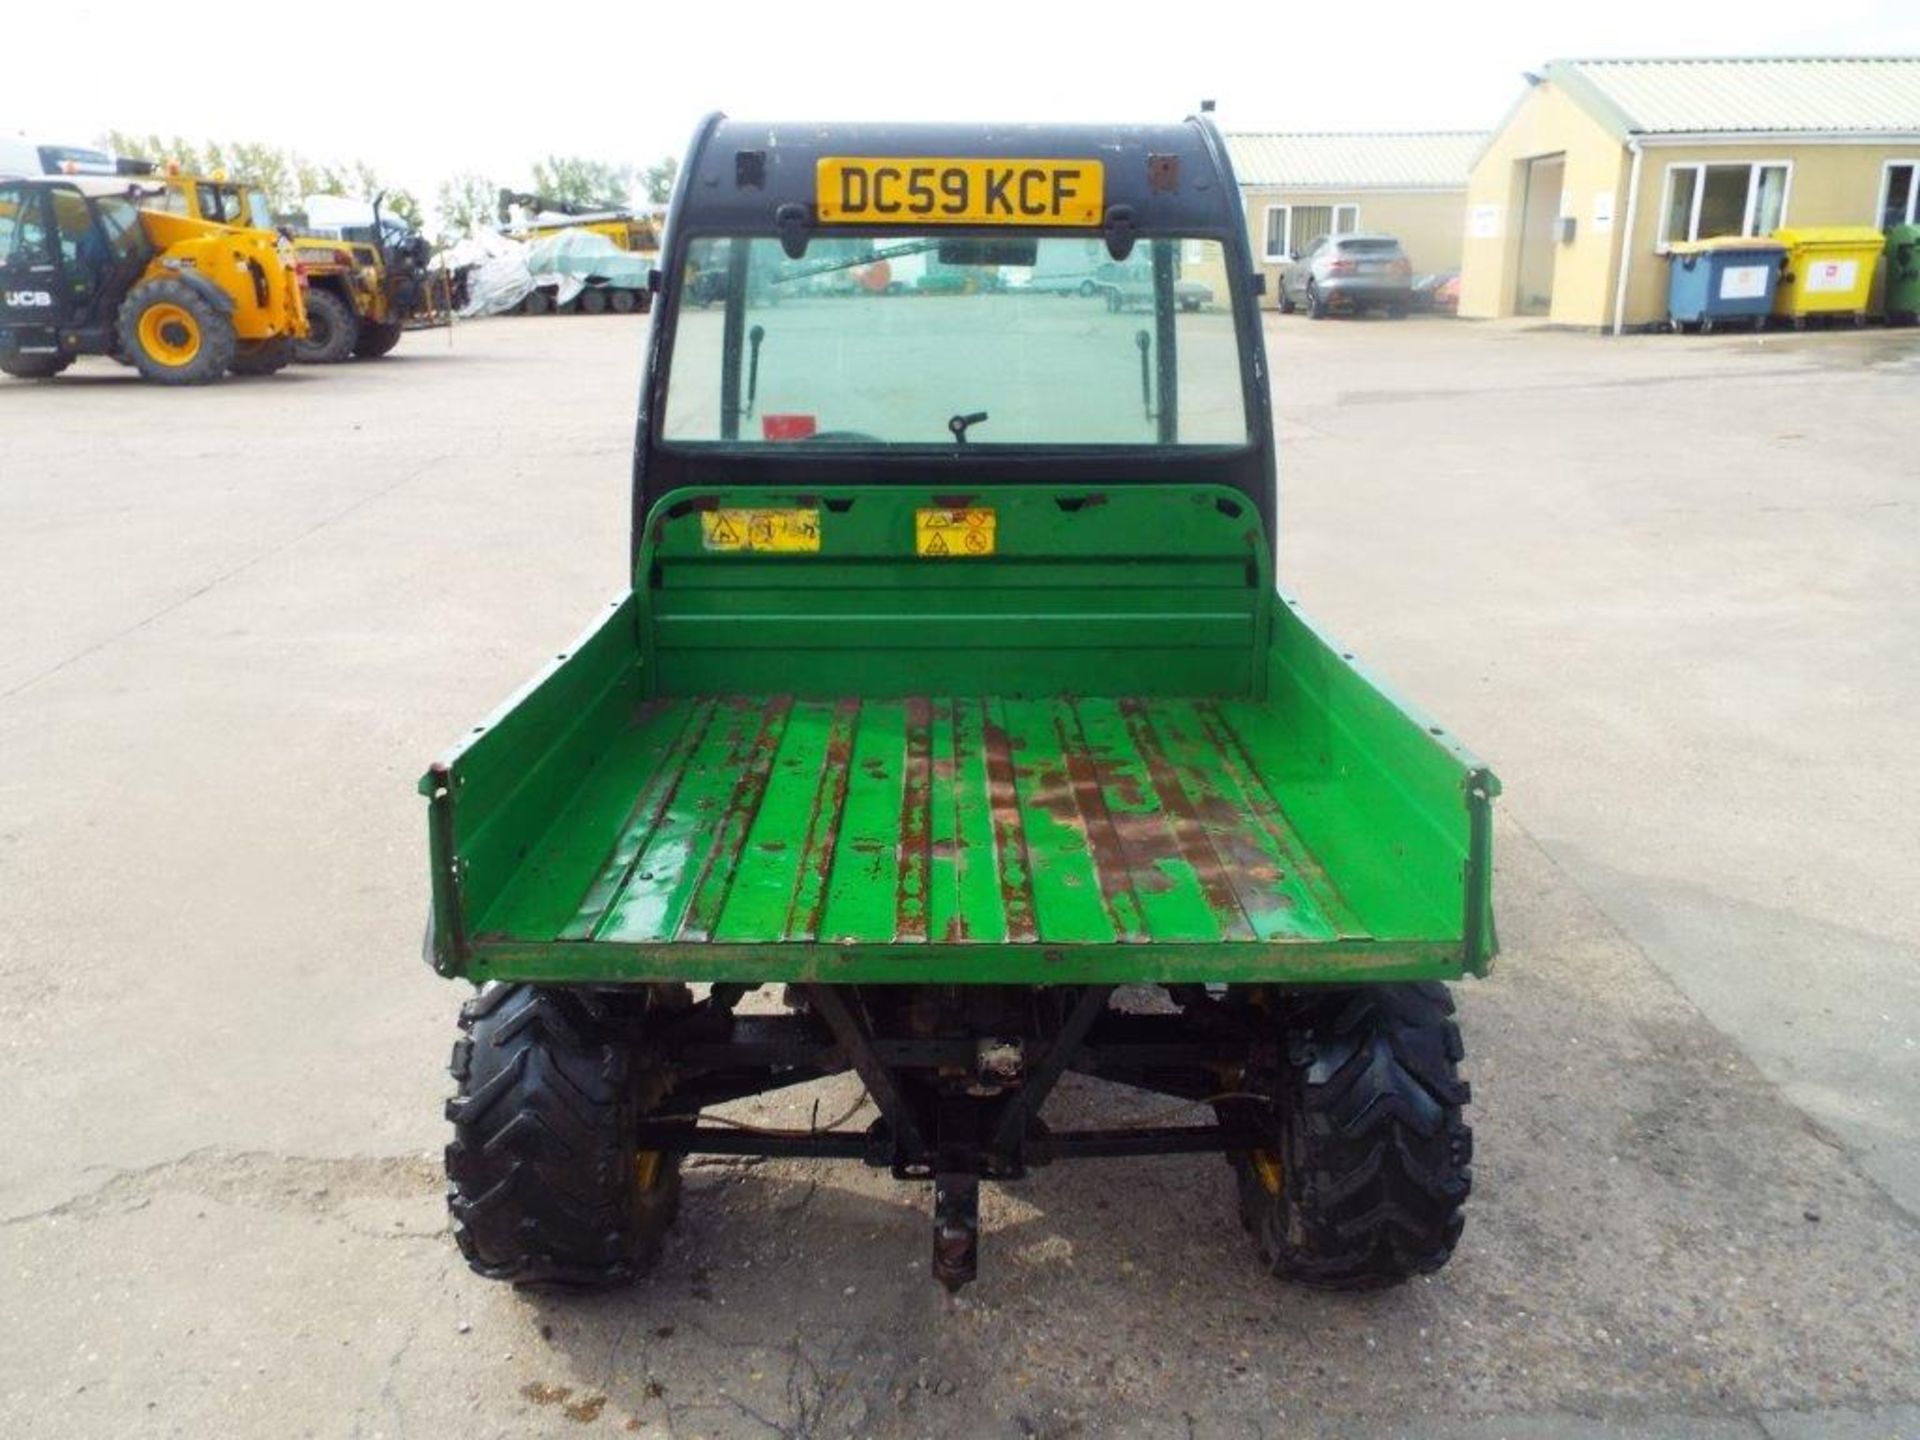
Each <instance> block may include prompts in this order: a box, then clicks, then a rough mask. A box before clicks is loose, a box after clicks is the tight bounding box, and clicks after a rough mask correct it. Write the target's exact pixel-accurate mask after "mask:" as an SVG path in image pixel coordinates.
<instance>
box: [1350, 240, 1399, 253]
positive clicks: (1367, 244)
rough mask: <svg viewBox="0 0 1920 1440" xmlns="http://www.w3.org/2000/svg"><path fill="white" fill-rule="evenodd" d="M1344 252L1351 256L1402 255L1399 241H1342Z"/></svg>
mask: <svg viewBox="0 0 1920 1440" xmlns="http://www.w3.org/2000/svg"><path fill="white" fill-rule="evenodd" d="M1340 248H1341V250H1342V251H1344V252H1345V253H1347V254H1349V255H1397V254H1399V253H1400V242H1399V241H1398V240H1342V241H1341V242H1340Z"/></svg>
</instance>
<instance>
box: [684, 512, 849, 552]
mask: <svg viewBox="0 0 1920 1440" xmlns="http://www.w3.org/2000/svg"><path fill="white" fill-rule="evenodd" d="M700 543H701V545H703V546H704V547H705V548H706V549H708V550H767V551H772V552H774V553H778V554H792V553H795V552H797V551H814V550H818V549H819V548H820V512H819V511H818V510H702V511H701V512H700Z"/></svg>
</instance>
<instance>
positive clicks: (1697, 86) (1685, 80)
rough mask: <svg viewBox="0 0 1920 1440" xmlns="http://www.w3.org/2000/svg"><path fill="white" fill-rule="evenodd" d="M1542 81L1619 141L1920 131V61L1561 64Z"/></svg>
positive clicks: (1891, 58) (1873, 58)
mask: <svg viewBox="0 0 1920 1440" xmlns="http://www.w3.org/2000/svg"><path fill="white" fill-rule="evenodd" d="M1542 78H1544V79H1546V80H1549V81H1551V82H1553V83H1554V84H1557V85H1559V86H1560V87H1561V88H1562V89H1564V90H1565V91H1566V92H1567V94H1568V95H1570V96H1571V97H1572V98H1573V99H1575V100H1576V101H1578V102H1579V103H1580V104H1581V105H1583V106H1584V107H1585V108H1586V109H1587V110H1589V111H1590V112H1591V113H1592V114H1593V115H1594V116H1595V117H1596V118H1597V119H1599V120H1600V121H1601V122H1602V123H1603V124H1605V125H1606V126H1607V127H1608V128H1609V129H1611V130H1612V131H1614V133H1616V134H1618V135H1621V136H1626V135H1661V134H1672V135H1703V134H1704V135H1718V134H1738V133H1741V132H1744V131H1753V132H1765V133H1782V132H1787V133H1791V132H1794V131H1804V132H1807V133H1810V134H1836V133H1837V134H1920V56H1892V55H1888V56H1817V57H1803V58H1793V57H1789V58H1782V59H1737V58H1726V59H1686V60H1556V61H1554V62H1553V63H1552V64H1550V65H1548V66H1546V67H1545V69H1544V71H1543V72H1542Z"/></svg>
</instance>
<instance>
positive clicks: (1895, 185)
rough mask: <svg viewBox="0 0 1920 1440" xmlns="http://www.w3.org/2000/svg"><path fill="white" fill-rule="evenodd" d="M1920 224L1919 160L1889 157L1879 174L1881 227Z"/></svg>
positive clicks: (1889, 228)
mask: <svg viewBox="0 0 1920 1440" xmlns="http://www.w3.org/2000/svg"><path fill="white" fill-rule="evenodd" d="M1896 225H1920V160H1889V161H1888V162H1887V164H1886V169H1885V170H1883V171H1882V172H1881V176H1880V228H1881V229H1882V230H1891V229H1892V228H1893V227H1894V226H1896Z"/></svg>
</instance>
